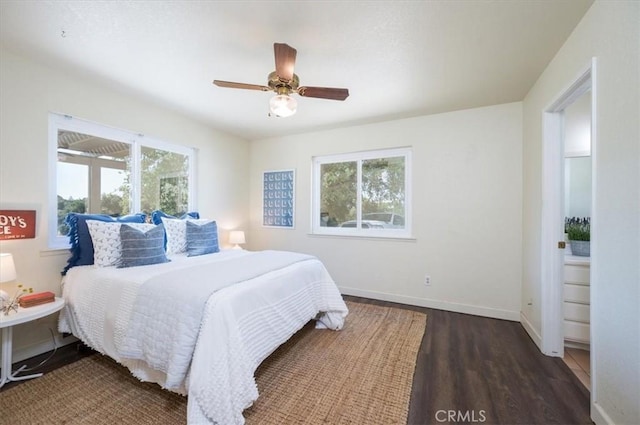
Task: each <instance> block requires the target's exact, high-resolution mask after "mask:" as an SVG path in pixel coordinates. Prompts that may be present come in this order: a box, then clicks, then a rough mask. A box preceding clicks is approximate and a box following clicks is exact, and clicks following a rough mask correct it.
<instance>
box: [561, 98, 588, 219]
mask: <svg viewBox="0 0 640 425" xmlns="http://www.w3.org/2000/svg"><path fill="white" fill-rule="evenodd" d="M564 114H565V115H564V126H565V140H564V149H565V160H564V184H565V186H564V209H565V211H564V212H565V217H591V92H590V91H589V92H586V93H584V94H583V95H582V96H580V97H579V98H578V99H576V101H575V102H574V103H572V104H571V105H569V106H568V107H567V108H566V109H565V111H564Z"/></svg>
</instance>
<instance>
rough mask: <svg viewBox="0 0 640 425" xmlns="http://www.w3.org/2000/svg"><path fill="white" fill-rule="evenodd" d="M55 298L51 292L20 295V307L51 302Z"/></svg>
mask: <svg viewBox="0 0 640 425" xmlns="http://www.w3.org/2000/svg"><path fill="white" fill-rule="evenodd" d="M55 299H56V295H55V294H54V293H53V292H49V291H47V292H38V293H35V294H29V295H23V296H21V297H20V307H22V308H26V307H34V306H36V305H40V304H46V303H52V302H54V301H55Z"/></svg>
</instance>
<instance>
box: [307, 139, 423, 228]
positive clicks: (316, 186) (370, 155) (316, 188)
mask: <svg viewBox="0 0 640 425" xmlns="http://www.w3.org/2000/svg"><path fill="white" fill-rule="evenodd" d="M411 156H412V149H411V147H400V148H388V149H378V150H371V151H360V152H351V153H342V154H332V155H321V156H314V157H312V161H311V162H312V170H311V176H312V182H311V192H312V193H311V226H310V227H311V234H313V235H332V236H349V237H363V238H386V239H413V236H412V234H413V230H412V218H411V216H412V214H411V211H412V201H411V199H412V187H411V186H412V185H411V182H412V180H411V176H412V173H411ZM397 157H403V158H404V166H405V168H404V182H405V183H404V190H405V203H404V209H405V214H404V220H405V224H404V229H363V228H361V225H362V162H363V161H366V160H371V159H383V158H397ZM340 162H356V167H357V187H356V196H357V199H356V209H357V211H356V227H325V226H320V213H321V211H320V210H321V203H322V202H321V177H320V172H321V166H322V165H323V164H333V163H340Z"/></svg>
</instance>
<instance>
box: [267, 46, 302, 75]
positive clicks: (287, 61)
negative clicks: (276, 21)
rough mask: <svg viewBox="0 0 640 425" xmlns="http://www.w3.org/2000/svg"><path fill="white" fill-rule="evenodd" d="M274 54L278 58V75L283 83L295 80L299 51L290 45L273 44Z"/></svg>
mask: <svg viewBox="0 0 640 425" xmlns="http://www.w3.org/2000/svg"><path fill="white" fill-rule="evenodd" d="M273 53H274V55H275V57H276V74H277V75H278V77H280V79H281V80H282V81H291V80H293V68H294V66H295V64H296V54H297V53H298V51H297V50H296V49H294V48H293V47H291V46H289V45H288V44H284V43H273Z"/></svg>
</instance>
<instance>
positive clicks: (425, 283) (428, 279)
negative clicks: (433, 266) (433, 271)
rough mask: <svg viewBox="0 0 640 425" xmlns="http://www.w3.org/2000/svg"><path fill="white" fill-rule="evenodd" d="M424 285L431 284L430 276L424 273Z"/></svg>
mask: <svg viewBox="0 0 640 425" xmlns="http://www.w3.org/2000/svg"><path fill="white" fill-rule="evenodd" d="M424 285H425V286H431V276H429V275H426V276H425V277H424Z"/></svg>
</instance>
